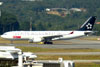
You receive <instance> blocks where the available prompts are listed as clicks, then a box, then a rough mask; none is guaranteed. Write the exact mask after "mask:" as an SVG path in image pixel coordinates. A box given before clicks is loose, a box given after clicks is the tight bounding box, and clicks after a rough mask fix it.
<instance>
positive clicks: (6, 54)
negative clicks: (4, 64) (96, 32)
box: [0, 46, 37, 60]
mask: <svg viewBox="0 0 100 67" xmlns="http://www.w3.org/2000/svg"><path fill="white" fill-rule="evenodd" d="M19 51H21V50H20V49H18V48H15V47H14V46H0V59H12V60H13V59H18V52H19ZM26 57H28V58H29V59H35V58H37V56H36V55H35V54H34V53H31V52H23V58H26Z"/></svg>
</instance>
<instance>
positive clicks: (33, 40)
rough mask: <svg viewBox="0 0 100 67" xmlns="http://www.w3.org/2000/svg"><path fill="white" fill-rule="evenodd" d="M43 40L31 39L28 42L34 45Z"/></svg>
mask: <svg viewBox="0 0 100 67" xmlns="http://www.w3.org/2000/svg"><path fill="white" fill-rule="evenodd" d="M42 40H43V39H42V38H38V37H37V38H33V39H30V40H29V41H28V42H29V43H33V42H41V41H42Z"/></svg>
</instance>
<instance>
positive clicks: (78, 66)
mask: <svg viewBox="0 0 100 67" xmlns="http://www.w3.org/2000/svg"><path fill="white" fill-rule="evenodd" d="M84 39H85V38H84ZM88 39H89V38H87V40H88ZM89 40H94V39H93V38H91V39H89ZM95 40H96V38H95ZM0 43H1V44H2V43H7V44H10V43H11V42H10V41H9V40H5V39H2V38H0ZM14 43H24V44H28V42H27V41H14ZM16 48H20V49H22V51H24V52H33V53H41V52H53V53H56V52H100V49H54V48H53V49H50V48H39V47H22V46H16ZM60 57H62V58H63V59H64V60H99V59H100V56H99V55H38V58H37V59H36V60H58V58H60ZM6 67H9V66H6ZM75 67H100V63H75Z"/></svg>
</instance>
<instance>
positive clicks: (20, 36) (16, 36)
mask: <svg viewBox="0 0 100 67" xmlns="http://www.w3.org/2000/svg"><path fill="white" fill-rule="evenodd" d="M13 38H21V36H13Z"/></svg>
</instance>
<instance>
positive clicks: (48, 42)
mask: <svg viewBox="0 0 100 67" xmlns="http://www.w3.org/2000/svg"><path fill="white" fill-rule="evenodd" d="M44 44H53V43H52V42H44Z"/></svg>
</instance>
